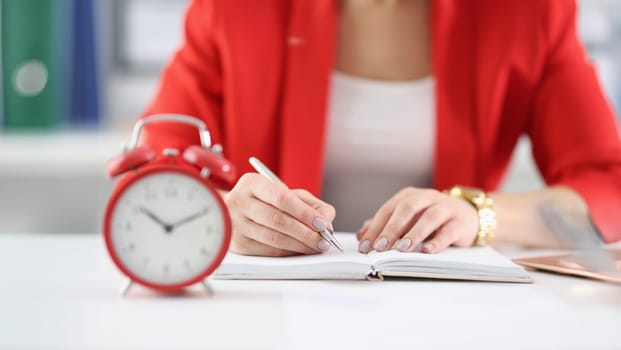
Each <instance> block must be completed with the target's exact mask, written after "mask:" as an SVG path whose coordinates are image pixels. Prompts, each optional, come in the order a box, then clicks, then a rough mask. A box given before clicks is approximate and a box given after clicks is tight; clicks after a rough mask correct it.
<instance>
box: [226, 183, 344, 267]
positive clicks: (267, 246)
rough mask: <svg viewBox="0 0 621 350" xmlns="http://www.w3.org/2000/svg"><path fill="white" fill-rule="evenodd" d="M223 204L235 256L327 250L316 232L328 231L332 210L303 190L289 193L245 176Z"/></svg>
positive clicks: (277, 186)
mask: <svg viewBox="0 0 621 350" xmlns="http://www.w3.org/2000/svg"><path fill="white" fill-rule="evenodd" d="M224 202H225V203H226V205H227V207H228V210H229V213H230V215H231V222H232V224H233V228H232V229H233V236H232V240H231V247H230V249H231V251H233V252H234V253H238V254H244V255H262V256H290V255H296V254H316V253H320V252H325V251H327V250H328V249H329V248H330V246H329V245H328V243H327V242H325V241H324V240H323V239H322V238H321V236H320V235H319V233H318V232H317V231H320V230H322V229H324V228H325V227H331V225H332V224H331V222H332V220H334V216H335V210H334V207H332V206H331V205H329V204H327V203H325V202H323V201H321V200H320V199H318V198H316V197H315V196H313V195H312V194H311V193H310V192H308V191H306V190H290V189H288V188H286V187H285V186H282V185H281V184H278V183H276V182H274V181H271V180H269V179H267V178H265V177H263V176H262V175H259V174H256V173H247V174H244V175H243V176H242V177H241V178H240V179H239V181H238V182H237V184H236V185H235V187H234V188H233V189H232V190H231V191H230V192H228V193H226V194H225V195H224Z"/></svg>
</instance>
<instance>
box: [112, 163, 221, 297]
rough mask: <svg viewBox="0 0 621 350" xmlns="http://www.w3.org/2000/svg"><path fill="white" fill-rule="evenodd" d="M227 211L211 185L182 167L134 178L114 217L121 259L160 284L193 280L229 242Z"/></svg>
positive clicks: (116, 247) (114, 237)
mask: <svg viewBox="0 0 621 350" xmlns="http://www.w3.org/2000/svg"><path fill="white" fill-rule="evenodd" d="M224 215H225V213H224V212H223V211H222V208H221V207H220V205H219V202H218V200H217V199H216V198H215V197H214V194H213V193H212V192H211V191H210V190H209V188H208V187H207V186H205V185H204V184H202V183H201V182H199V181H198V180H196V179H194V178H193V177H191V176H188V175H184V174H182V173H177V172H172V171H171V172H158V173H153V174H150V175H146V176H143V177H141V178H140V179H139V180H137V181H134V182H133V183H132V184H131V185H129V187H127V188H126V189H125V191H124V192H123V193H122V194H121V195H120V197H119V198H118V201H117V202H116V205H115V207H114V209H113V211H112V214H111V218H110V231H111V232H110V239H111V244H112V247H113V249H114V251H115V252H116V255H117V257H118V259H119V260H120V262H121V263H122V264H123V265H124V266H125V267H126V268H127V269H128V270H129V271H130V272H132V273H133V274H134V275H135V276H136V277H139V278H141V279H143V280H145V281H147V282H149V283H153V284H158V285H176V284H180V283H184V282H186V281H189V280H191V279H193V278H195V277H197V276H199V275H200V274H201V273H203V272H204V271H205V270H206V269H207V268H208V267H210V266H211V265H212V263H213V262H214V260H215V259H216V258H217V257H218V255H219V252H220V249H221V247H222V244H223V242H224V230H225V219H224Z"/></svg>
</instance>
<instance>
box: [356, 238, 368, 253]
mask: <svg viewBox="0 0 621 350" xmlns="http://www.w3.org/2000/svg"><path fill="white" fill-rule="evenodd" d="M370 248H371V242H369V240H368V239H365V240H364V241H362V243H360V247H359V248H358V250H359V251H360V253H364V254H366V253H368V252H369V249H370Z"/></svg>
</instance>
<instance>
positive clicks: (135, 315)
mask: <svg viewBox="0 0 621 350" xmlns="http://www.w3.org/2000/svg"><path fill="white" fill-rule="evenodd" d="M524 253H525V252H523V251H522V252H520V251H511V252H510V255H512V257H517V256H520V255H524ZM530 254H531V255H532V254H533V253H532V252H530ZM532 275H533V278H534V280H535V283H534V284H502V283H485V282H456V281H428V280H407V281H406V280H389V281H384V282H368V281H211V282H210V283H211V284H212V287H213V288H214V290H215V294H214V295H213V296H211V297H208V296H207V295H206V294H205V293H204V291H203V290H202V289H201V288H198V286H197V288H193V289H191V290H189V291H188V292H187V293H185V294H184V295H176V296H162V295H157V294H154V293H152V292H150V291H148V290H145V289H142V288H140V287H135V288H133V289H132V290H131V291H130V293H129V295H128V296H127V297H125V298H121V297H119V294H118V292H119V286H120V285H121V284H122V282H123V278H122V276H121V275H120V274H119V273H118V272H117V270H116V268H115V267H114V266H113V265H112V264H111V262H110V260H109V258H108V256H107V253H106V251H105V249H104V245H103V241H102V238H101V236H99V235H60V236H59V235H43V234H42V235H12V234H0V278H1V280H0V349H323V348H335V349H336V348H342V349H345V348H347V349H354V348H357V349H367V348H369V349H371V348H375V349H412V348H424V349H436V348H447V349H451V348H465V349H468V348H479V349H483V348H489V349H499V348H502V349H621V331H620V330H621V329H620V328H619V327H620V325H621V287H619V286H616V285H611V284H605V283H600V282H595V281H590V280H585V279H579V278H571V277H564V276H557V275H552V274H546V273H536V272H533V273H532Z"/></svg>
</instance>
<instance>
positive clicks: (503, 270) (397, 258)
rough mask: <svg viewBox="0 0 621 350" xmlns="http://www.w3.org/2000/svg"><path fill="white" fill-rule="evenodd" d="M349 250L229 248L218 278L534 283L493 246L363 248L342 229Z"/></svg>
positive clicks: (346, 248) (340, 239)
mask: <svg viewBox="0 0 621 350" xmlns="http://www.w3.org/2000/svg"><path fill="white" fill-rule="evenodd" d="M336 235H337V236H336V237H337V239H338V240H339V241H340V242H341V243H342V245H343V247H344V248H345V253H340V252H338V251H335V250H331V251H329V252H327V253H323V254H317V255H306V256H293V257H285V258H269V257H256V256H244V255H238V254H234V253H228V254H227V255H226V257H225V258H224V261H223V262H222V264H221V265H220V267H219V268H218V269H217V270H216V272H215V274H214V277H215V278H220V279H383V277H385V276H394V277H417V278H440V279H460V280H478V281H498V282H532V279H531V278H530V276H529V275H528V273H526V271H525V270H524V269H523V268H522V267H520V266H519V265H516V264H514V263H513V262H511V260H509V259H507V258H505V257H504V256H502V255H500V254H499V253H498V252H496V251H495V250H494V249H493V248H491V247H476V248H448V249H446V250H444V251H442V252H441V253H438V254H424V253H420V252H413V253H401V252H399V251H396V250H390V251H386V252H375V251H374V252H371V253H369V254H361V253H358V250H357V249H358V243H357V241H356V237H355V235H354V234H351V233H337V234H336Z"/></svg>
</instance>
